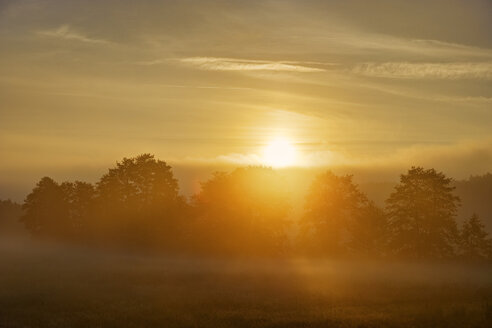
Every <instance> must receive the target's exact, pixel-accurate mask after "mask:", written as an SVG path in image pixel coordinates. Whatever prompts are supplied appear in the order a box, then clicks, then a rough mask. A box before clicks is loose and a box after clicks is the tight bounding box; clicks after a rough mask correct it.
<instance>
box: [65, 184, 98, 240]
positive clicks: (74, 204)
mask: <svg viewBox="0 0 492 328" xmlns="http://www.w3.org/2000/svg"><path fill="white" fill-rule="evenodd" d="M60 188H61V189H62V190H63V194H64V197H65V202H66V203H67V204H68V209H69V210H68V221H69V222H70V232H71V234H72V237H75V236H78V237H81V236H82V235H84V234H86V233H87V228H88V223H89V221H90V220H91V216H92V215H93V214H94V213H92V210H93V206H94V201H95V189H94V186H93V185H92V184H90V183H87V182H82V181H75V182H63V183H62V184H61V185H60Z"/></svg>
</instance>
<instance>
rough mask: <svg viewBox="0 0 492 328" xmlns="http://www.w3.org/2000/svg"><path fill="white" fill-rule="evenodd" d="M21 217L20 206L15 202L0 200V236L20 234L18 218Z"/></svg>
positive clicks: (20, 228) (20, 227)
mask: <svg viewBox="0 0 492 328" xmlns="http://www.w3.org/2000/svg"><path fill="white" fill-rule="evenodd" d="M21 216H22V206H21V205H20V204H18V203H16V202H13V201H11V200H10V199H7V200H0V234H12V233H16V234H18V233H22V231H24V230H23V229H22V225H21V224H20V223H19V218H20V217H21Z"/></svg>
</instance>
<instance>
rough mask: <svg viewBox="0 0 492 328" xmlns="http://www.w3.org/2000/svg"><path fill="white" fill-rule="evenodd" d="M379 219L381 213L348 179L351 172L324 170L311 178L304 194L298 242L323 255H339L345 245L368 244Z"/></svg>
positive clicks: (355, 246)
mask: <svg viewBox="0 0 492 328" xmlns="http://www.w3.org/2000/svg"><path fill="white" fill-rule="evenodd" d="M371 221H373V222H371ZM383 221H384V216H382V215H381V213H380V212H379V211H378V210H377V208H376V207H375V205H373V204H372V203H370V202H369V200H368V199H367V197H366V196H365V195H364V194H363V193H362V192H361V191H360V190H359V189H358V187H357V186H356V185H355V184H354V183H353V182H352V176H351V175H345V176H337V175H335V174H334V173H333V172H331V171H327V172H325V173H323V174H321V175H319V176H317V177H316V178H315V180H314V181H313V183H312V184H311V186H310V189H309V192H308V194H307V197H306V204H305V214H304V217H303V219H302V221H301V227H302V233H301V244H303V245H306V246H307V247H308V248H311V250H314V251H317V252H322V253H323V254H331V255H339V254H341V253H344V252H346V251H347V250H348V246H349V245H350V246H352V248H354V249H360V248H361V247H363V246H362V245H366V246H369V244H370V243H371V242H370V241H369V239H371V238H373V237H374V236H372V237H369V235H370V234H372V233H374V232H376V230H378V229H380V227H379V225H380V224H383ZM372 224H374V226H372ZM376 224H377V225H378V226H377V227H376ZM378 238H379V237H378ZM373 241H374V242H375V241H376V240H373ZM370 247H373V246H370Z"/></svg>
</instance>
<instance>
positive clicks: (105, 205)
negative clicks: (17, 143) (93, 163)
mask: <svg viewBox="0 0 492 328" xmlns="http://www.w3.org/2000/svg"><path fill="white" fill-rule="evenodd" d="M96 195H97V215H96V217H97V220H98V221H99V222H97V223H96V229H97V230H98V231H99V232H104V233H105V234H106V235H109V236H110V235H116V237H117V238H120V239H121V238H122V239H123V240H125V241H128V242H131V243H136V244H141V243H147V242H149V243H150V242H152V243H153V242H159V243H166V242H170V239H173V238H175V237H176V233H177V231H176V229H178V227H177V225H178V222H177V221H178V220H179V218H180V217H181V215H182V211H183V210H184V208H185V201H184V199H183V198H182V197H181V196H180V195H179V188H178V181H177V180H176V179H175V178H174V175H173V172H172V169H171V167H170V166H169V165H167V163H166V162H164V161H161V160H156V159H155V158H154V156H153V155H151V154H143V155H140V156H137V157H133V158H124V159H123V160H122V161H121V162H118V163H117V164H116V167H115V168H112V169H109V171H108V173H106V174H105V175H103V176H102V177H101V179H100V180H99V182H98V183H97V187H96ZM158 234H160V235H161V236H160V238H161V239H160V240H157V239H158V238H157V237H156V236H157V235H158Z"/></svg>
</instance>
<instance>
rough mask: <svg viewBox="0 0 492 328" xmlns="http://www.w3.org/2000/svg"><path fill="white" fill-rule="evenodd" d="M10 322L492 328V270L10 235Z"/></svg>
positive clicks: (3, 307)
mask: <svg viewBox="0 0 492 328" xmlns="http://www.w3.org/2000/svg"><path fill="white" fill-rule="evenodd" d="M0 249H1V250H0V257H1V259H2V264H1V267H2V269H1V270H0V327H2V328H7V327H9V328H14V327H490V325H491V324H492V267H491V266H484V265H472V264H470V265H466V266H464V265H463V264H460V265H454V264H452V263H440V264H436V263H433V264H431V263H409V262H394V263H388V262H386V263H383V262H373V261H372V262H370V261H333V260H323V259H299V258H296V259H292V258H285V259H274V260H269V259H252V258H249V259H237V258H236V259H232V260H229V259H225V258H203V257H201V258H193V257H186V256H171V255H162V254H142V253H138V252H123V251H109V250H104V251H102V250H95V249H87V248H74V247H67V246H62V245H56V244H46V243H41V242H33V241H29V240H25V241H22V242H20V241H11V242H8V241H5V240H4V241H3V242H2V244H1V247H0Z"/></svg>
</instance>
